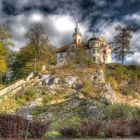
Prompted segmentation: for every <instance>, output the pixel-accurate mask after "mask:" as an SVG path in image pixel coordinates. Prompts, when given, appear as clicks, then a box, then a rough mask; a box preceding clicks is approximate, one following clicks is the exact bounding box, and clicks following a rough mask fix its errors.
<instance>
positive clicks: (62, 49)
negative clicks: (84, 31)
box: [57, 44, 88, 53]
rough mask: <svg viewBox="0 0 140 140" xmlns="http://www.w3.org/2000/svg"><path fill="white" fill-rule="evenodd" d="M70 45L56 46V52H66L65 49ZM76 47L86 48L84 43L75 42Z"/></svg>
mask: <svg viewBox="0 0 140 140" xmlns="http://www.w3.org/2000/svg"><path fill="white" fill-rule="evenodd" d="M69 47H70V46H63V47H61V48H58V49H57V53H60V52H66V51H67V49H69ZM76 47H77V48H83V49H86V48H88V47H87V45H86V44H76Z"/></svg>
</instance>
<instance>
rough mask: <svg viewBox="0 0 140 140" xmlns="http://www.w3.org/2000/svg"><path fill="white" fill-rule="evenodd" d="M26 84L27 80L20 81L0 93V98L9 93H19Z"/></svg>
mask: <svg viewBox="0 0 140 140" xmlns="http://www.w3.org/2000/svg"><path fill="white" fill-rule="evenodd" d="M25 84H26V81H25V80H23V79H22V80H19V81H17V82H16V83H14V84H12V85H10V86H8V87H6V88H4V89H3V90H1V91H0V97H1V96H4V95H6V94H8V93H16V92H17V91H19V90H20V89H21V88H22V87H24V86H25Z"/></svg>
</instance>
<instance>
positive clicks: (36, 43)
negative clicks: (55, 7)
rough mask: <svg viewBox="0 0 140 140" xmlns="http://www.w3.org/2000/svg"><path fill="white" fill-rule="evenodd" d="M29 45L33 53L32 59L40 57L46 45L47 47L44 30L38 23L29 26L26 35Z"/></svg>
mask: <svg viewBox="0 0 140 140" xmlns="http://www.w3.org/2000/svg"><path fill="white" fill-rule="evenodd" d="M26 37H27V39H28V40H29V44H30V45H31V46H32V48H33V51H34V57H40V56H41V54H42V53H43V52H44V47H46V44H47V46H48V37H47V36H46V28H45V26H43V25H42V24H40V23H35V24H33V25H32V26H31V28H30V29H29V31H28V33H27V34H26Z"/></svg>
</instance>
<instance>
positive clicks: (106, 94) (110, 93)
mask: <svg viewBox="0 0 140 140" xmlns="http://www.w3.org/2000/svg"><path fill="white" fill-rule="evenodd" d="M100 100H101V102H102V103H105V104H115V103H116V102H117V96H116V93H115V91H114V90H113V89H112V87H111V85H110V84H109V83H105V84H103V85H102V91H101V92H100Z"/></svg>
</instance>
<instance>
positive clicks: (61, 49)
mask: <svg viewBox="0 0 140 140" xmlns="http://www.w3.org/2000/svg"><path fill="white" fill-rule="evenodd" d="M68 48H69V46H63V47H61V48H58V49H57V53H59V52H65V51H66V50H67V49H68Z"/></svg>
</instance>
